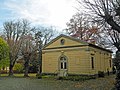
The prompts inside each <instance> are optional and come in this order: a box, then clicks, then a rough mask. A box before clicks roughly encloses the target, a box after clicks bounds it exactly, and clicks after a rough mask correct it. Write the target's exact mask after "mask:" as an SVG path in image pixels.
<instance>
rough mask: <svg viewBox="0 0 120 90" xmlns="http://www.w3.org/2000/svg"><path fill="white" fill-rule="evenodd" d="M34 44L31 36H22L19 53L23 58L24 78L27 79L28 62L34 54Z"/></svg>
mask: <svg viewBox="0 0 120 90" xmlns="http://www.w3.org/2000/svg"><path fill="white" fill-rule="evenodd" d="M36 50H37V49H36V44H35V42H34V40H33V37H32V35H31V34H27V35H24V41H23V42H22V45H21V49H20V51H21V53H22V55H23V58H24V61H25V62H24V70H25V71H24V76H25V77H28V71H29V64H30V60H31V58H32V55H34V53H36Z"/></svg>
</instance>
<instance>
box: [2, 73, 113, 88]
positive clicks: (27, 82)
mask: <svg viewBox="0 0 120 90" xmlns="http://www.w3.org/2000/svg"><path fill="white" fill-rule="evenodd" d="M6 76H8V74H2V75H1V77H0V90H111V89H112V88H113V87H114V81H115V76H114V75H110V76H106V77H104V78H96V79H90V80H84V81H82V82H80V81H71V80H56V79H54V78H55V77H54V76H49V75H48V76H46V75H45V76H42V77H43V78H42V79H37V78H31V77H36V74H29V76H31V77H30V78H23V74H14V76H15V77H6ZM19 77H21V78H19ZM69 78H73V76H72V77H69ZM75 78H78V77H75Z"/></svg>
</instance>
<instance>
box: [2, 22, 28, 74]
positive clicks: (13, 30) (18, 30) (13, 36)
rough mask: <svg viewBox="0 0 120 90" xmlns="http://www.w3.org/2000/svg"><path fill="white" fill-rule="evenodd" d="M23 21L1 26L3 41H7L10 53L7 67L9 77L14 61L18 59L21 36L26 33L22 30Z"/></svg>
mask: <svg viewBox="0 0 120 90" xmlns="http://www.w3.org/2000/svg"><path fill="white" fill-rule="evenodd" d="M23 22H24V20H23V21H22V22H21V21H9V22H5V23H4V24H3V26H4V34H5V40H6V41H7V43H8V45H9V48H10V52H9V56H10V66H9V75H13V67H14V64H15V61H16V60H17V58H18V54H19V50H20V47H21V44H22V41H23V35H24V34H25V33H26V30H25V29H23V27H24V25H23Z"/></svg>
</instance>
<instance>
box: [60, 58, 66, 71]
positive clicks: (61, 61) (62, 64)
mask: <svg viewBox="0 0 120 90" xmlns="http://www.w3.org/2000/svg"><path fill="white" fill-rule="evenodd" d="M60 69H67V59H66V57H65V56H62V57H60Z"/></svg>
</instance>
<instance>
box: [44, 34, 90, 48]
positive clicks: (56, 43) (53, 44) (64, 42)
mask: <svg viewBox="0 0 120 90" xmlns="http://www.w3.org/2000/svg"><path fill="white" fill-rule="evenodd" d="M78 45H88V43H87V42H83V41H81V40H78V39H75V38H73V37H70V36H66V35H63V34H61V35H60V36H58V37H56V38H55V39H53V40H52V41H50V42H49V43H48V44H47V45H45V47H44V48H43V49H49V48H59V47H60V48H61V47H67V46H78Z"/></svg>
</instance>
